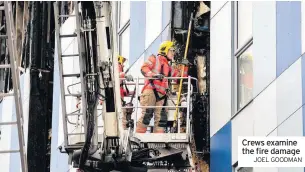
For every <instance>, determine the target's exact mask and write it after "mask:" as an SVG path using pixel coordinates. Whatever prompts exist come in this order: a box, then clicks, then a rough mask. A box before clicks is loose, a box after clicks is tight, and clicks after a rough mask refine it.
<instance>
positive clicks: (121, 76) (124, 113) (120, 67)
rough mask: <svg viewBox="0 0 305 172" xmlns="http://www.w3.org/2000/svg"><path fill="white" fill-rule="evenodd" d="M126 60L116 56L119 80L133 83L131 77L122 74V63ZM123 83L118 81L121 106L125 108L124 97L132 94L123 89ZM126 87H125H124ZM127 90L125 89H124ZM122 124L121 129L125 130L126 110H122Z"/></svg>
mask: <svg viewBox="0 0 305 172" xmlns="http://www.w3.org/2000/svg"><path fill="white" fill-rule="evenodd" d="M126 61H127V60H126V58H125V57H123V56H121V55H118V62H119V72H120V78H126V81H133V77H132V76H131V75H126V74H125V72H124V63H125V62H126ZM123 86H124V81H122V80H121V81H120V92H121V99H122V105H123V106H125V102H124V97H125V96H127V95H129V94H132V92H131V91H129V90H128V89H124V87H123ZM125 86H126V85H125ZM126 88H127V87H126ZM122 123H123V128H124V129H127V128H128V126H127V119H126V110H125V109H123V119H122Z"/></svg>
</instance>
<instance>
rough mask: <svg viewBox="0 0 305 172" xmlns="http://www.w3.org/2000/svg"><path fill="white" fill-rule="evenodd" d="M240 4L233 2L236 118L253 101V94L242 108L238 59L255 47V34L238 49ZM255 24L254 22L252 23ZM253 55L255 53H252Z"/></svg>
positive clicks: (234, 103)
mask: <svg viewBox="0 0 305 172" xmlns="http://www.w3.org/2000/svg"><path fill="white" fill-rule="evenodd" d="M252 16H253V15H252ZM238 22H239V21H238V2H237V1H233V2H232V35H233V36H232V56H233V58H232V59H233V61H232V65H233V67H232V78H233V84H232V91H233V93H234V94H233V95H234V96H232V116H236V114H238V113H239V112H240V111H242V110H243V109H244V108H245V107H246V106H248V105H249V104H250V103H251V102H252V101H253V97H254V96H253V94H252V97H251V98H250V100H248V101H247V102H246V103H244V104H243V105H242V106H239V103H240V99H239V97H240V96H239V95H240V93H241V92H240V89H239V79H238V78H239V74H238V72H239V64H238V58H239V57H240V56H241V55H242V54H243V53H244V52H246V51H247V50H248V48H249V47H251V46H252V45H253V32H252V35H251V36H250V37H249V38H248V39H247V40H246V41H245V42H243V43H241V44H240V45H239V47H238V44H239V43H238V33H239V32H238ZM252 23H253V21H252ZM252 54H253V53H252Z"/></svg>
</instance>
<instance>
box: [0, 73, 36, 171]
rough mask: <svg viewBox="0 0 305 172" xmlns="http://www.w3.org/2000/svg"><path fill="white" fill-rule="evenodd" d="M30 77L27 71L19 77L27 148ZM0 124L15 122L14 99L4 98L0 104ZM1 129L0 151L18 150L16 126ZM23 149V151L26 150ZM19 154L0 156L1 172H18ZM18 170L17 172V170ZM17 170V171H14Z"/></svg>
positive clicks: (4, 126)
mask: <svg viewBox="0 0 305 172" xmlns="http://www.w3.org/2000/svg"><path fill="white" fill-rule="evenodd" d="M29 83H30V75H29V70H27V71H26V73H24V74H23V75H22V76H20V90H21V99H22V106H23V117H24V123H23V125H24V139H25V140H24V141H25V145H26V148H27V135H28V116H29V96H30V85H29ZM0 113H1V117H2V118H0V122H12V121H16V112H15V99H14V97H12V96H10V97H5V98H4V99H3V101H2V103H0ZM0 128H1V139H0V150H19V143H18V134H17V131H18V130H17V125H3V126H0ZM26 148H25V150H27V149H26ZM20 163H21V161H20V156H19V153H14V154H0V166H1V171H5V172H18V171H21V169H18V168H19V167H20V166H21V164H20ZM17 169H18V170H17ZM16 170H17V171H16Z"/></svg>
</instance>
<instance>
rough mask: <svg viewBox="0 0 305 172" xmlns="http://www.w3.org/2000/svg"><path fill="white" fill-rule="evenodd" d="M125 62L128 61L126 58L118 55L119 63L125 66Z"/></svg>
mask: <svg viewBox="0 0 305 172" xmlns="http://www.w3.org/2000/svg"><path fill="white" fill-rule="evenodd" d="M125 61H126V58H125V57H123V56H121V55H118V62H119V63H120V64H123V63H124V62H125Z"/></svg>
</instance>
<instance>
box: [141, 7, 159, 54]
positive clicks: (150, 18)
mask: <svg viewBox="0 0 305 172" xmlns="http://www.w3.org/2000/svg"><path fill="white" fill-rule="evenodd" d="M161 31H162V1H146V34H145V48H148V47H149V46H150V44H151V43H152V42H153V41H154V40H155V39H156V38H157V37H158V36H159V35H160V33H161Z"/></svg>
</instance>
